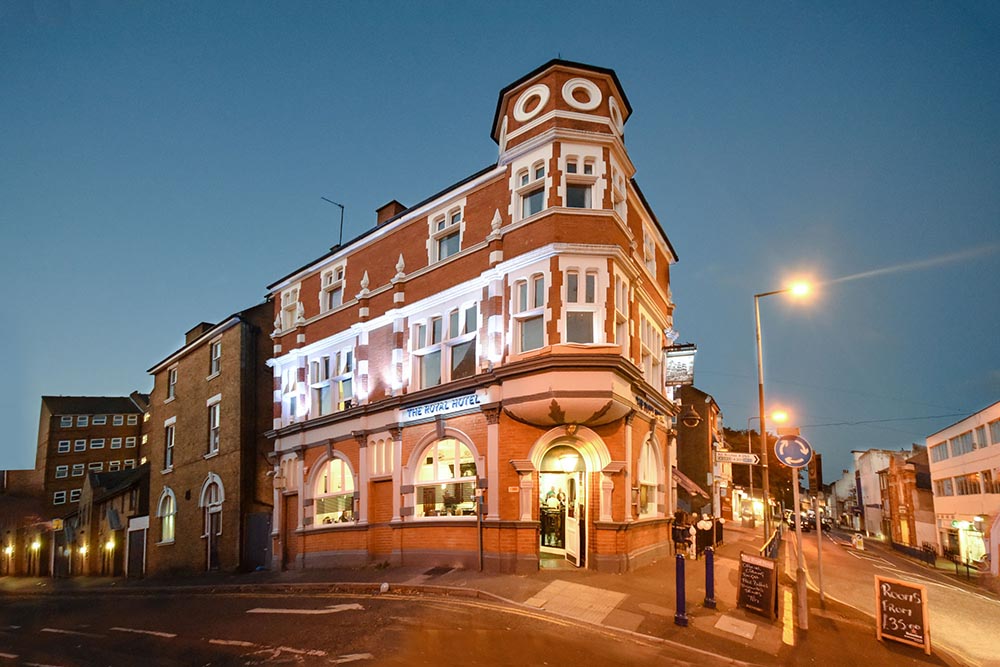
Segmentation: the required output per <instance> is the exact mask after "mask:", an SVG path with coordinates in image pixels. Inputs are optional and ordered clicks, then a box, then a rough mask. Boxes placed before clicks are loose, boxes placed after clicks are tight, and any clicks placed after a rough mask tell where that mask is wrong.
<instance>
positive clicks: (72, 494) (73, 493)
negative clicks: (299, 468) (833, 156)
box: [69, 489, 82, 503]
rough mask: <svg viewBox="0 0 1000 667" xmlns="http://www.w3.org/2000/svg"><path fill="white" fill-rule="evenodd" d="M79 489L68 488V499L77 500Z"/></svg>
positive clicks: (73, 501) (72, 501)
mask: <svg viewBox="0 0 1000 667" xmlns="http://www.w3.org/2000/svg"><path fill="white" fill-rule="evenodd" d="M81 493H82V490H81V489H70V491H69V501H70V502H71V503H75V502H78V501H79V500H80V494H81Z"/></svg>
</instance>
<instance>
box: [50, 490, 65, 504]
mask: <svg viewBox="0 0 1000 667" xmlns="http://www.w3.org/2000/svg"><path fill="white" fill-rule="evenodd" d="M52 504H53V505H65V504H66V492H65V491H56V492H55V493H53V494H52Z"/></svg>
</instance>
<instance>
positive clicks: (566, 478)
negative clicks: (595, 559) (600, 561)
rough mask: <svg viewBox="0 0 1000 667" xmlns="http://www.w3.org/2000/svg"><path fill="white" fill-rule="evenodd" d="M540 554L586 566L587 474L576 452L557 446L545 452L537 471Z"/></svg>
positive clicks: (565, 446)
mask: <svg viewBox="0 0 1000 667" xmlns="http://www.w3.org/2000/svg"><path fill="white" fill-rule="evenodd" d="M538 478H539V489H540V490H541V494H540V498H539V511H538V515H539V520H540V522H541V531H540V535H541V544H540V545H539V548H540V550H541V551H542V553H546V554H552V555H557V556H563V557H564V558H565V559H566V561H568V562H569V563H570V564H572V565H575V566H576V567H583V566H584V565H586V553H587V547H586V545H587V541H586V536H587V529H586V526H587V473H586V468H585V466H584V463H583V460H582V457H581V456H580V454H579V452H577V450H576V449H574V448H573V447H570V446H568V445H557V446H555V447H553V448H552V449H550V450H549V451H548V452H546V454H545V457H544V458H543V459H542V466H541V468H540V470H539V474H538Z"/></svg>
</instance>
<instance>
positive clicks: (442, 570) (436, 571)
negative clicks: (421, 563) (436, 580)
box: [424, 565, 455, 577]
mask: <svg viewBox="0 0 1000 667" xmlns="http://www.w3.org/2000/svg"><path fill="white" fill-rule="evenodd" d="M454 569H455V568H453V567H444V566H443V565H439V566H438V567H432V568H431V569H429V570H427V571H426V572H424V574H426V575H429V576H431V577H439V576H441V575H442V574H448V573H449V572H451V571H452V570H454Z"/></svg>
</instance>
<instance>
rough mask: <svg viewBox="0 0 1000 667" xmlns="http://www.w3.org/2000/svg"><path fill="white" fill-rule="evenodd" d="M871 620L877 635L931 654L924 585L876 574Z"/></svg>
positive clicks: (925, 588)
mask: <svg viewBox="0 0 1000 667" xmlns="http://www.w3.org/2000/svg"><path fill="white" fill-rule="evenodd" d="M875 621H876V630H875V632H876V636H877V637H878V638H879V639H892V640H893V641H897V642H902V643H903V644H909V645H910V646H916V647H918V648H922V649H924V653H926V654H927V655H930V654H931V631H930V626H929V624H928V622H927V621H928V611H927V587H926V586H921V585H920V584H913V583H910V582H908V581H900V580H899V579H890V578H888V577H880V576H879V575H877V574H876V575H875Z"/></svg>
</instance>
